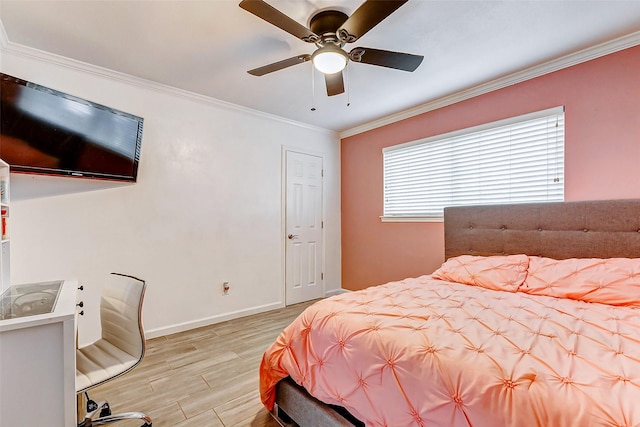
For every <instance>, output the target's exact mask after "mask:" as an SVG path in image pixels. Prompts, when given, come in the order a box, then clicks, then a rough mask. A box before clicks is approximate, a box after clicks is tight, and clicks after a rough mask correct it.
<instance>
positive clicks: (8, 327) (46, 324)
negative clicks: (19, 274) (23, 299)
mask: <svg viewBox="0 0 640 427" xmlns="http://www.w3.org/2000/svg"><path fill="white" fill-rule="evenodd" d="M47 283H49V282H47ZM19 286H24V285H17V286H12V287H11V288H9V289H8V291H9V290H11V289H12V288H18V287H19ZM77 287H78V284H77V281H75V280H65V281H62V285H61V287H60V289H59V291H58V295H57V300H56V303H55V307H54V309H53V311H52V312H50V313H44V314H34V315H29V316H24V317H17V318H9V319H4V320H0V379H1V380H0V426H2V427H5V426H6V427H18V426H32V425H33V426H37V425H42V426H43V425H46V426H50V427H69V426H75V425H76V409H75V408H76V385H75V381H76V359H75V357H76V339H75V337H76V326H75V317H76V293H77Z"/></svg>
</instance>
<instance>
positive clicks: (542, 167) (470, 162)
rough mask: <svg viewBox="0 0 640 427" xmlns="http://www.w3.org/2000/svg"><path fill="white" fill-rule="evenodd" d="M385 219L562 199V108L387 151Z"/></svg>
mask: <svg viewBox="0 0 640 427" xmlns="http://www.w3.org/2000/svg"><path fill="white" fill-rule="evenodd" d="M382 151H383V153H382V154H383V167H384V215H383V220H390V221H393V220H404V221H410V220H423V221H425V220H426V221H429V220H435V221H439V220H442V217H443V209H444V207H445V206H459V205H478V204H496V203H527V202H546V201H562V200H564V107H557V108H552V109H549V110H544V111H539V112H536V113H531V114H526V115H524V116H518V117H514V118H511V119H507V120H501V121H499V122H494V123H490V124H487V125H481V126H476V127H473V128H469V129H464V130H461V131H456V132H452V133H448V134H445V135H439V136H436V137H432V138H427V139H423V140H419V141H413V142H409V143H406V144H400V145H396V146H393V147H387V148H384V149H383V150H382Z"/></svg>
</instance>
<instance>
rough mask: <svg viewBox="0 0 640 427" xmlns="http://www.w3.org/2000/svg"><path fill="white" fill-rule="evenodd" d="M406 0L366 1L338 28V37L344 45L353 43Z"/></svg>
mask: <svg viewBox="0 0 640 427" xmlns="http://www.w3.org/2000/svg"><path fill="white" fill-rule="evenodd" d="M407 1H408V0H366V1H365V2H364V3H362V4H361V5H360V7H358V8H357V9H356V11H355V12H353V14H352V15H351V16H350V17H349V19H347V20H346V22H345V23H344V24H342V26H341V27H340V28H338V37H339V38H340V40H341V41H343V42H345V43H353V42H354V41H356V40H358V39H359V38H360V37H362V36H363V35H364V34H365V33H366V32H367V31H369V30H370V29H372V28H373V27H375V26H376V25H378V24H379V23H380V22H382V21H383V20H384V19H385V18H386V17H387V16H389V15H391V14H392V13H393V12H395V11H396V9H398V8H399V7H400V6H402V5H403V4H405V3H406V2H407Z"/></svg>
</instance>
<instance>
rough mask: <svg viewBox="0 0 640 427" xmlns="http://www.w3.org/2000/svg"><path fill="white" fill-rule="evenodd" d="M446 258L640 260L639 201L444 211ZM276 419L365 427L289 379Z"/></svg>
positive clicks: (279, 391)
mask: <svg viewBox="0 0 640 427" xmlns="http://www.w3.org/2000/svg"><path fill="white" fill-rule="evenodd" d="M444 233H445V258H446V259H448V258H451V257H454V256H458V255H482V256H490V255H512V254H522V253H524V254H527V255H534V256H544V257H549V258H555V259H566V258H616V257H624V258H640V199H630V200H597V201H585V202H564V203H530V204H518V205H492V206H461V207H450V208H446V209H445V211H444ZM272 415H273V416H274V417H275V418H276V420H277V421H278V422H279V423H280V424H281V425H283V426H294V425H299V426H301V427H307V426H320V425H321V426H327V427H334V426H336V427H338V426H339V427H349V426H351V427H352V426H363V425H364V424H363V423H362V422H360V421H359V420H357V419H355V418H354V417H353V416H351V415H350V414H349V413H348V412H347V411H346V410H344V408H339V407H335V406H330V405H326V404H324V403H322V402H320V401H319V400H317V399H315V398H314V397H312V396H310V395H309V394H308V393H307V392H306V390H305V389H304V388H302V387H300V386H298V385H297V384H295V383H294V382H293V381H292V380H291V379H290V378H286V379H284V380H282V381H280V382H279V383H278V385H277V387H276V406H275V408H274V410H273V412H272Z"/></svg>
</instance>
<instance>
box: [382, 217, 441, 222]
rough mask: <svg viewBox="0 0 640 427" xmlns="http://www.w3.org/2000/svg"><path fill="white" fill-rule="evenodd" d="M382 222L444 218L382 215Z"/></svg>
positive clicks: (435, 220) (431, 220)
mask: <svg viewBox="0 0 640 427" xmlns="http://www.w3.org/2000/svg"><path fill="white" fill-rule="evenodd" d="M380 222H444V218H430V217H425V216H381V217H380Z"/></svg>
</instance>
